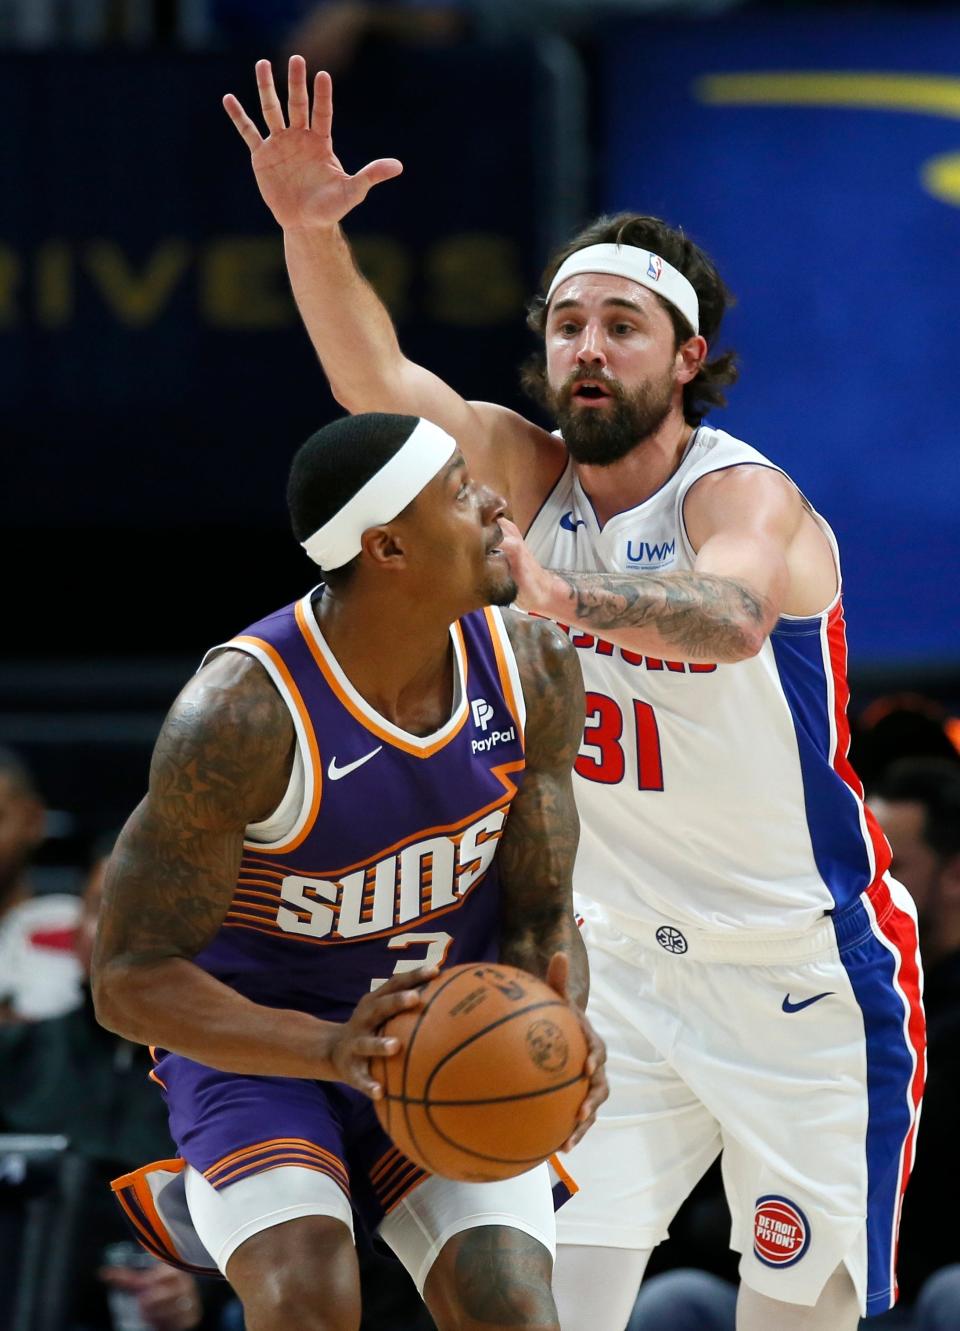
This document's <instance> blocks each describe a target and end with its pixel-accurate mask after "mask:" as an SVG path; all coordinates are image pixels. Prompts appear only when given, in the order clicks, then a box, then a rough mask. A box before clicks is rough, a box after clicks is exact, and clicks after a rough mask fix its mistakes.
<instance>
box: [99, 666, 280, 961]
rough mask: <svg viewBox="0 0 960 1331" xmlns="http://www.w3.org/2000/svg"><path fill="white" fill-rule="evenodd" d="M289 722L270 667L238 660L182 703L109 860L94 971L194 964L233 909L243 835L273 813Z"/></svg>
mask: <svg viewBox="0 0 960 1331" xmlns="http://www.w3.org/2000/svg"><path fill="white" fill-rule="evenodd" d="M293 744H294V731H293V723H292V721H291V719H290V716H289V714H288V712H287V709H286V707H285V705H284V703H283V700H282V699H281V698H280V696H279V694H278V693H277V691H276V689H275V688H274V686H273V684H272V683H271V682H270V680H269V679H268V677H267V675H266V673H265V672H264V670H263V668H262V667H261V666H260V665H259V664H258V663H257V662H256V661H254V660H253V658H252V657H247V656H245V655H242V654H240V653H238V652H225V653H224V654H223V655H222V656H220V657H217V658H216V659H215V660H214V661H213V662H211V663H210V665H208V666H205V667H204V668H203V669H202V670H200V671H199V672H198V674H197V675H195V676H194V678H193V679H192V680H190V682H189V683H188V684H187V685H186V687H185V688H184V689H183V691H182V692H181V694H180V696H179V697H178V698H177V700H176V701H175V702H174V704H173V706H172V708H171V709H170V713H169V715H168V716H167V719H166V721H165V722H164V724H163V728H162V730H161V732H160V736H159V738H158V740H157V743H156V747H155V749H154V754H153V761H152V763H151V770H150V789H149V793H148V795H147V797H146V799H144V800H143V801H142V803H141V804H140V805H139V806H138V808H137V809H135V810H134V812H133V814H132V815H131V816H130V818H129V819H128V820H127V823H126V825H125V827H124V828H123V830H122V832H121V833H120V836H119V838H118V840H117V844H116V847H115V849H114V851H113V854H112V855H111V857H110V861H109V864H108V867H107V874H106V880H105V888H104V905H103V910H102V912H101V916H100V923H99V929H98V937H97V946H96V954H95V960H94V966H95V970H99V969H100V968H102V967H103V966H105V965H107V964H108V963H110V962H114V961H117V960H123V961H124V962H126V963H134V964H137V963H149V962H151V961H155V960H157V959H158V958H162V957H168V956H182V957H188V958H189V957H192V956H195V955H196V954H197V952H199V951H200V950H201V948H203V947H204V946H205V945H206V943H208V942H209V941H210V939H211V938H212V937H213V936H214V934H215V933H216V931H217V929H218V928H219V927H220V924H221V923H222V921H223V918H224V916H225V915H226V912H227V910H228V908H229V905H230V901H231V899H232V897H233V891H234V888H235V886H236V880H237V874H238V872H239V867H240V859H241V855H242V850H243V836H244V829H245V827H246V825H247V824H248V823H251V822H256V821H258V820H259V819H261V818H263V817H265V816H266V815H268V814H269V813H271V812H272V810H273V809H275V808H276V807H277V805H278V804H279V803H280V800H281V799H282V798H283V794H284V791H285V789H286V784H287V781H288V779H289V773H290V767H291V763H292V754H293Z"/></svg>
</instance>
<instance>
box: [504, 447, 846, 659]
mask: <svg viewBox="0 0 960 1331" xmlns="http://www.w3.org/2000/svg"><path fill="white" fill-rule="evenodd" d="M684 520H685V522H686V526H687V531H688V533H689V536H690V540H691V543H692V544H693V546H694V548H695V549H696V550H697V552H698V553H697V557H696V563H695V566H694V569H693V570H692V571H691V572H679V573H628V572H622V573H581V572H568V571H564V570H553V569H544V568H541V566H540V565H539V564H538V563H537V561H536V560H535V559H534V557H533V556H532V555H531V554H530V552H529V550H527V548H526V546H525V545H524V544H523V542H522V540H521V538H520V533H519V531H517V529H516V528H515V527H513V526H512V524H507V523H504V524H503V525H504V530H505V531H506V532H507V534H508V540H507V541H506V542H505V543H504V548H505V549H506V551H507V555H508V557H509V559H510V563H511V567H512V568H513V571H514V576H515V577H516V579H517V583H518V585H519V588H520V595H519V598H518V599H519V602H520V604H521V605H523V606H524V607H525V608H526V609H528V610H533V611H535V612H537V613H538V614H542V615H545V616H546V617H547V618H549V619H554V620H557V621H558V622H559V623H562V624H568V625H571V626H574V627H576V628H579V629H583V630H584V631H585V632H588V633H595V634H597V635H598V636H600V637H603V638H606V639H607V640H608V641H609V642H615V643H617V645H618V646H620V647H626V648H627V649H629V650H630V651H635V652H642V653H644V654H646V655H649V656H658V657H666V658H668V659H671V660H680V661H722V662H730V661H742V660H744V659H745V658H747V657H750V656H755V655H756V654H757V652H759V651H760V649H761V647H762V646H763V644H764V642H765V641H766V638H767V635H768V634H769V633H770V631H771V629H772V628H773V626H774V625H775V624H776V622H777V619H778V617H779V616H780V614H781V612H782V611H783V610H784V609H790V610H791V612H793V609H792V606H790V605H789V604H788V600H789V598H790V597H791V596H793V597H800V598H804V597H806V598H807V599H808V600H809V601H810V603H811V604H816V605H818V606H823V605H826V604H827V603H828V602H829V600H830V599H831V597H832V595H833V584H832V583H831V585H829V586H828V585H827V580H828V579H832V576H833V575H832V572H829V573H826V574H825V575H824V574H820V573H818V574H817V575H816V576H818V577H819V583H818V584H817V585H815V586H814V585H806V584H808V583H810V582H811V581H812V578H813V576H814V575H812V574H811V573H810V571H809V570H808V569H807V567H806V564H807V563H808V562H809V561H803V560H799V559H797V558H796V557H795V558H794V565H795V567H793V568H791V550H792V547H793V545H794V542H795V541H796V538H797V536H798V533H799V531H800V528H801V524H802V523H803V521H804V506H803V501H802V499H801V497H800V494H799V492H798V491H797V490H796V488H795V487H794V486H793V484H792V483H791V482H789V481H788V480H786V478H785V477H783V476H781V475H780V473H779V472H775V471H773V470H771V469H770V468H766V467H757V466H743V467H734V468H731V469H729V470H728V471H725V472H713V473H711V474H709V475H707V476H705V477H703V478H702V479H701V480H700V481H698V482H697V483H696V484H695V485H694V486H692V487H691V489H690V493H689V495H688V496H687V500H686V504H685V509H684ZM806 520H807V521H808V522H809V521H810V519H806ZM806 535H807V538H809V532H808V533H807V534H806ZM799 612H800V613H802V611H799Z"/></svg>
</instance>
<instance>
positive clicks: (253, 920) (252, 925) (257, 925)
mask: <svg viewBox="0 0 960 1331" xmlns="http://www.w3.org/2000/svg"><path fill="white" fill-rule="evenodd" d="M502 835H503V829H502V828H501V829H500V831H498V832H493V833H491V836H492V837H495V838H499V837H501V836H502ZM307 876H308V875H306V874H304V875H303V877H305V878H306V877H307ZM486 881H487V875H486V873H482V874H481V875H480V877H479V878H478V879H477V880H476V882H475V883H471V884H470V886H469V887H468V888H467V890H466V892H464V894H463V896H462V897H460V898H459V900H457V901H451V902H450V904H449V905H448V906H440V907H438V909H437V910H435V911H431V913H430V914H429V915H416V916H414V917H413V918H412V919H409V920H404V921H403V923H402V924H391V925H390V927H389V929H379V930H378V931H377V932H376V933H375V934H363V935H362V936H361V937H362V941H364V942H366V941H367V940H369V939H371V938H389V937H390V936H391V935H392V934H402V933H407V932H408V931H409V930H410V929H412V928H413V926H414V925H418V926H419V925H421V924H425V923H426V922H427V921H428V920H439V919H440V917H441V916H442V915H449V914H450V912H451V911H452V910H459V909H460V907H461V906H462V905H463V903H464V902H465V901H466V900H467V898H468V897H469V896H470V895H471V894H472V893H473V892H475V891H476V890H477V888H478V887H479V886H480V884H481V883H485V882H486ZM244 920H247V921H249V923H247V924H244V923H242V921H244ZM223 928H225V929H249V930H250V931H251V932H252V933H256V934H267V935H268V936H269V937H270V938H292V939H296V940H297V941H298V942H301V943H313V944H314V946H317V947H336V946H338V945H339V944H340V943H352V942H356V941H358V940H357V939H354V938H343V937H341V935H339V934H336V935H334V936H332V937H325V938H313V937H312V936H311V935H310V934H301V933H296V932H295V931H290V930H287V929H281V928H280V926H279V925H278V924H274V925H271V927H270V928H269V929H265V928H263V921H262V920H260V919H258V918H257V916H255V915H254V916H249V915H242V914H241V913H240V912H239V911H233V910H232V911H230V912H229V913H228V914H227V916H226V917H225V919H224V921H223Z"/></svg>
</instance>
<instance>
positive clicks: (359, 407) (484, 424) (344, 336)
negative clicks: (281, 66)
mask: <svg viewBox="0 0 960 1331" xmlns="http://www.w3.org/2000/svg"><path fill="white" fill-rule="evenodd" d="M256 71H257V86H258V88H259V93H260V106H261V110H262V113H263V119H264V123H265V125H266V128H267V131H268V134H267V137H266V138H263V137H262V136H261V134H260V131H259V129H258V128H257V126H256V125H255V124H254V122H253V121H252V120H251V118H250V117H249V116H248V115H247V113H246V112H245V111H244V109H243V107H242V106H241V104H240V102H239V101H238V100H237V98H236V97H235V96H234V95H233V94H232V93H230V94H228V95H227V96H226V97H225V98H224V99H223V104H224V107H225V109H226V111H227V114H228V115H229V116H230V119H231V120H232V121H233V123H234V125H235V126H236V128H237V131H238V132H239V134H240V136H241V137H242V139H243V141H244V143H246V145H247V147H248V148H249V149H250V153H251V160H252V164H253V170H254V174H255V176H256V179H257V184H258V185H259V187H260V192H261V194H262V195H263V198H264V200H265V202H266V204H267V206H268V207H269V208H270V211H271V212H272V213H273V215H274V217H275V218H276V220H277V222H278V223H279V225H280V226H281V227H282V229H283V237H284V249H285V253H286V260H287V269H288V272H289V274H290V282H291V285H292V287H293V294H294V297H295V299H296V302H297V306H298V308H299V311H300V314H301V317H302V319H303V322H304V324H305V326H306V329H307V332H308V333H309V335H310V340H311V342H312V343H313V347H314V350H315V351H316V353H317V355H318V357H319V358H320V362H321V364H322V366H323V369H324V371H325V372H326V375H327V378H328V379H329V381H330V387H331V390H332V392H333V395H334V397H335V398H336V399H337V401H338V402H339V403H340V405H341V406H343V407H345V408H346V410H347V411H350V412H360V411H390V412H399V413H403V414H406V415H411V416H425V417H426V418H427V419H428V420H432V421H434V422H435V423H436V424H437V425H439V426H441V427H442V428H443V429H445V430H446V431H447V432H448V433H449V434H452V435H453V436H454V438H455V439H456V440H457V442H458V443H459V445H460V447H461V449H462V451H463V453H464V455H465V456H466V458H467V460H468V462H469V464H470V469H471V471H472V472H473V474H474V475H475V476H476V477H477V479H479V480H482V481H484V482H485V483H486V484H488V485H490V486H492V487H493V488H494V489H496V490H497V491H498V492H499V493H501V494H503V495H505V496H506V497H507V498H508V499H509V500H510V503H511V506H512V508H513V511H514V513H515V514H516V516H517V517H518V520H520V521H523V522H526V520H527V519H528V518H529V517H531V516H532V515H533V513H534V512H535V511H536V509H537V507H538V506H539V504H540V502H541V501H542V499H543V496H544V494H545V493H546V491H547V489H548V488H549V486H550V485H551V484H552V483H553V481H554V480H555V478H556V475H557V473H558V470H559V467H558V450H557V445H556V442H555V441H552V440H551V437H550V436H549V435H548V434H547V433H546V432H545V431H543V430H540V429H539V428H538V427H537V426H535V425H533V424H531V423H530V422H529V421H525V420H524V419H523V417H521V416H518V415H517V414H516V413H515V412H512V411H508V410H507V409H506V408H504V407H498V406H494V405H492V404H489V403H470V402H467V401H466V400H465V399H464V398H462V397H461V396H460V394H459V393H457V392H455V391H454V389H452V388H451V387H450V386H449V385H448V384H446V383H444V381H443V380H442V379H440V378H438V377H437V376H436V375H435V374H433V373H432V372H431V371H430V370H427V369H425V368H424V367H423V366H422V365H417V364H415V363H414V362H413V361H411V360H408V358H407V357H406V356H405V355H404V353H403V351H402V350H401V348H400V344H399V342H398V341H397V335H396V332H395V330H394V327H393V323H392V321H391V319H390V315H389V314H388V312H387V310H386V309H385V307H384V305H383V303H382V302H381V300H380V299H379V297H378V296H377V294H376V292H375V291H374V290H373V288H372V287H371V286H370V284H369V283H368V282H367V281H366V279H365V278H364V277H363V276H362V274H361V273H360V272H359V270H358V268H357V266H356V264H355V262H354V259H353V254H352V253H351V250H350V246H349V244H348V243H347V239H346V237H345V236H344V234H343V231H342V230H341V228H340V222H341V221H342V220H343V218H344V217H346V215H347V214H348V213H350V212H352V211H353V209H354V208H356V207H357V205H358V204H360V203H362V202H363V200H364V199H365V198H366V196H367V194H368V193H369V191H370V190H371V189H372V188H373V187H374V186H375V185H379V184H381V183H383V182H384V181H387V180H390V179H392V178H393V177H395V176H398V175H399V174H400V172H401V171H402V170H403V167H402V165H401V163H400V162H399V161H397V159H396V158H393V157H385V158H379V159H378V160H376V161H374V162H370V163H368V165H367V166H365V167H363V169H362V170H360V171H358V172H357V173H356V174H355V175H352V176H351V175H349V174H348V173H347V172H346V171H344V169H343V166H342V165H341V163H340V161H339V159H338V158H337V156H336V154H335V153H334V150H333V139H332V126H333V89H332V84H331V80H330V76H329V74H326V73H323V72H321V73H319V74H317V75H316V77H315V79H314V86H313V109H312V113H311V109H310V99H309V95H308V91H307V74H306V65H305V63H304V60H303V58H302V56H298V55H295V56H291V58H290V63H289V67H288V102H287V118H286V119H285V118H284V112H283V108H282V106H281V105H280V101H279V98H278V97H277V93H276V89H275V87H274V82H273V73H272V70H271V66H270V62H269V61H268V60H260V61H258V63H257V67H256ZM518 442H520V443H521V444H523V443H528V444H529V447H528V448H526V449H524V448H523V447H521V448H520V449H519V452H520V463H522V464H523V465H519V464H518V462H517V460H516V455H517V452H518V449H517V444H518ZM541 472H542V476H541Z"/></svg>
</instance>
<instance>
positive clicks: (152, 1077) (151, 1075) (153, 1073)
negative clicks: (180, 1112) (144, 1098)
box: [147, 1068, 167, 1090]
mask: <svg viewBox="0 0 960 1331" xmlns="http://www.w3.org/2000/svg"><path fill="white" fill-rule="evenodd" d="M147 1081H155V1082H156V1083H157V1085H158V1086H160V1087H162V1088H163V1090H166V1089H167V1083H166V1082H165V1081H161V1080H160V1078H159V1077H158V1076H157V1071H156V1068H151V1069H150V1071H149V1072H148V1073H147Z"/></svg>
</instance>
